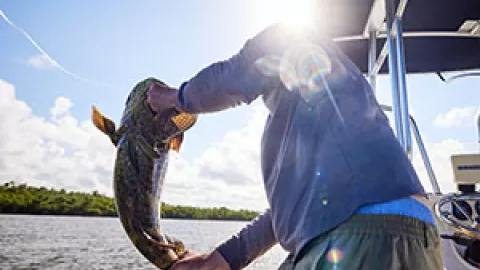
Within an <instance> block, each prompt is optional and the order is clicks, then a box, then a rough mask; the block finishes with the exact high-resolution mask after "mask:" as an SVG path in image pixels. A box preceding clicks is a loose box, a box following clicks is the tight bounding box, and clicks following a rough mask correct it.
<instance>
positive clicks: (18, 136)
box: [0, 80, 114, 194]
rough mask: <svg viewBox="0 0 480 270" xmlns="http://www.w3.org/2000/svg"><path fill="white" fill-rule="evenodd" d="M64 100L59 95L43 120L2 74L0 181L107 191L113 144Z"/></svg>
mask: <svg viewBox="0 0 480 270" xmlns="http://www.w3.org/2000/svg"><path fill="white" fill-rule="evenodd" d="M66 104H67V106H66ZM68 104H71V101H70V100H68V99H66V98H59V99H58V100H57V102H56V104H55V105H54V107H53V108H52V110H51V111H52V117H51V118H52V119H53V120H47V119H45V118H43V117H39V116H37V115H35V114H33V113H32V110H31V108H30V107H29V106H28V105H27V104H26V103H25V102H23V101H20V100H17V99H16V98H15V89H14V87H13V85H11V84H9V83H7V82H5V81H3V80H0V130H1V131H2V132H1V133H0V182H7V181H11V180H15V181H19V182H25V183H28V184H30V185H37V186H38V185H44V186H48V187H57V188H66V189H70V190H83V191H91V190H94V189H96V190H98V191H100V192H102V193H110V194H111V192H109V191H110V190H111V171H112V168H113V155H114V147H113V146H112V145H111V144H109V140H108V138H107V137H106V136H104V135H102V134H101V133H100V132H98V131H96V130H95V129H94V127H93V125H92V124H90V123H89V122H82V123H79V122H78V121H77V119H75V118H73V117H71V116H69V115H68V110H69V108H70V107H71V105H68Z"/></svg>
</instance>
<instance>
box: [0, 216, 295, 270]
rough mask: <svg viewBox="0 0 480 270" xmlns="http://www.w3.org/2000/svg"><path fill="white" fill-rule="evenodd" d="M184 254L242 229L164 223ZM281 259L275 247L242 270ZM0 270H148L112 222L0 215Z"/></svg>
mask: <svg viewBox="0 0 480 270" xmlns="http://www.w3.org/2000/svg"><path fill="white" fill-rule="evenodd" d="M162 224H163V226H164V228H165V231H166V232H167V233H168V234H171V235H172V236H175V237H176V238H179V239H181V240H183V241H184V243H185V245H186V246H187V248H189V249H192V250H194V251H197V252H207V251H209V250H211V249H212V248H214V247H215V246H216V245H217V244H219V243H220V242H222V241H223V240H225V239H227V238H228V237H230V236H231V235H232V234H233V233H235V232H237V231H238V230H239V229H240V228H242V227H243V226H244V225H245V224H246V223H245V222H231V221H193V220H164V221H163V223H162ZM286 255H287V254H286V253H285V252H284V251H283V250H282V249H281V248H280V247H279V246H278V245H277V246H275V247H274V248H273V249H271V250H270V251H269V252H268V253H267V254H265V255H264V256H262V257H261V258H259V259H258V260H257V261H255V262H254V263H252V264H251V265H250V266H249V267H248V268H247V269H249V270H259V269H277V267H278V266H279V265H280V263H281V262H282V261H283V259H284V258H285V256H286ZM0 269H2V270H7V269H82V270H84V269H151V270H155V269H156V268H155V267H152V264H150V263H149V262H148V261H147V260H146V259H145V258H144V257H143V256H142V255H141V254H140V253H139V252H137V251H136V249H135V247H134V246H133V245H132V244H131V242H130V241H129V240H128V239H127V237H126V234H125V233H124V231H123V228H122V227H121V225H120V222H119V220H118V219H117V218H98V217H65V216H28V215H24V216H23V215H0Z"/></svg>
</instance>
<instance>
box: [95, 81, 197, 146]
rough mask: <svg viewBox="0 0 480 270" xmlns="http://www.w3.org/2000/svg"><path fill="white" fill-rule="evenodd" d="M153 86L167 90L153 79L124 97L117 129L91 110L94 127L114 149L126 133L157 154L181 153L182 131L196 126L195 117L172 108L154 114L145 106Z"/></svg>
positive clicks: (102, 116) (141, 84) (105, 118)
mask: <svg viewBox="0 0 480 270" xmlns="http://www.w3.org/2000/svg"><path fill="white" fill-rule="evenodd" d="M153 84H161V85H164V86H167V85H166V84H165V83H164V82H162V81H160V80H158V79H155V78H148V79H145V80H143V81H141V82H140V83H138V84H137V85H136V86H135V87H134V88H133V90H132V91H131V92H130V93H129V95H128V97H127V100H126V102H125V108H124V111H123V114H122V118H121V121H120V126H119V128H118V129H117V128H116V125H115V123H114V122H113V121H112V120H111V119H109V118H107V117H105V116H104V115H103V114H102V113H101V112H100V111H99V110H98V109H97V108H96V107H95V106H92V115H91V120H92V122H93V124H94V126H95V127H96V128H97V129H99V130H100V131H101V132H103V133H104V134H106V135H107V136H108V137H109V138H110V140H111V142H112V143H113V145H114V146H118V144H119V142H120V141H121V139H122V138H123V137H124V135H125V134H126V133H127V132H128V133H130V134H132V135H133V136H134V137H135V138H140V139H141V140H142V143H145V144H146V145H150V146H152V147H154V148H156V149H157V150H159V151H168V150H173V151H176V152H179V151H180V148H181V145H182V143H183V138H184V134H183V133H184V130H186V129H188V128H190V127H191V126H193V125H194V124H195V122H196V120H197V116H196V115H193V114H188V113H184V112H180V111H179V110H178V109H174V108H171V109H167V110H165V111H162V112H160V113H156V112H154V111H153V110H152V109H151V107H150V106H149V105H148V103H147V92H148V90H149V89H150V86H151V85H153Z"/></svg>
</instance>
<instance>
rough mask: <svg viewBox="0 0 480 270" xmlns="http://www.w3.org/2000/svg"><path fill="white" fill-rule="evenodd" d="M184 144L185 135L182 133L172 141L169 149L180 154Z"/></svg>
mask: <svg viewBox="0 0 480 270" xmlns="http://www.w3.org/2000/svg"><path fill="white" fill-rule="evenodd" d="M182 142H183V133H180V134H178V135H177V136H175V137H173V138H172V139H170V142H169V143H168V148H169V149H171V150H173V151H175V152H177V153H178V152H180V146H181V145H182Z"/></svg>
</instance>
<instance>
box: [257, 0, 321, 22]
mask: <svg viewBox="0 0 480 270" xmlns="http://www.w3.org/2000/svg"><path fill="white" fill-rule="evenodd" d="M313 2H314V0H257V1H255V3H256V4H255V5H256V8H257V9H258V10H259V14H260V16H262V18H261V19H262V20H266V21H268V22H269V23H274V22H283V23H285V24H287V25H289V26H291V27H294V28H299V29H301V28H304V27H306V26H308V25H310V24H312V23H313V21H312V18H313V10H314V4H313Z"/></svg>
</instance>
